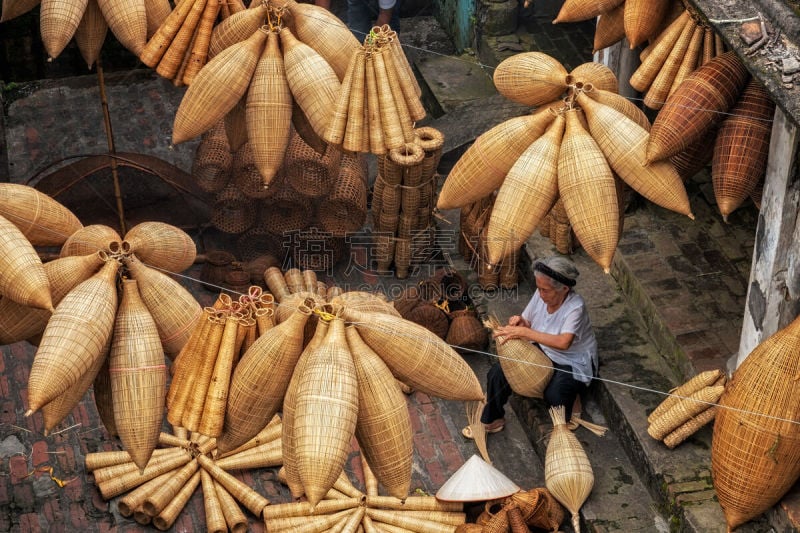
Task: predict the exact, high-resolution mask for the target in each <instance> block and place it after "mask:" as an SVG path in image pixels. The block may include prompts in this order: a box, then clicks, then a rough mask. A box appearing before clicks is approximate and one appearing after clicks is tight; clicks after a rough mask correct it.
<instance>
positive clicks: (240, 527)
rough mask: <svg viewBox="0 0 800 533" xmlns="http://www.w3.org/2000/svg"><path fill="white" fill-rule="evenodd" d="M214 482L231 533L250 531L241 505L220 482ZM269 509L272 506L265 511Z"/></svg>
mask: <svg viewBox="0 0 800 533" xmlns="http://www.w3.org/2000/svg"><path fill="white" fill-rule="evenodd" d="M212 481H213V483H214V490H216V492H217V498H219V505H220V507H221V508H222V514H223V515H224V516H225V523H226V525H227V526H228V529H229V530H230V531H231V533H245V532H246V531H247V530H248V523H247V517H246V516H245V515H244V513H243V512H242V509H241V508H240V507H239V504H238V503H236V499H235V498H234V497H233V496H232V495H231V493H230V492H228V491H227V490H226V489H225V487H223V486H222V485H221V484H220V483H219V482H217V481H214V480H212ZM269 507H270V506H267V507H265V508H264V509H268V508H269Z"/></svg>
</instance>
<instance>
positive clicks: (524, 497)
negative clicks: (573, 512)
mask: <svg viewBox="0 0 800 533" xmlns="http://www.w3.org/2000/svg"><path fill="white" fill-rule="evenodd" d="M509 499H510V500H511V501H513V502H514V503H516V504H517V505H518V506H519V508H520V510H521V511H522V515H523V518H524V519H525V522H526V523H527V524H528V525H529V526H530V527H533V528H539V529H546V530H548V531H557V530H558V529H559V527H560V526H561V523H562V522H563V521H564V508H563V507H562V506H561V504H560V503H559V502H558V500H556V499H555V498H554V497H553V495H552V494H550V491H548V490H547V489H546V488H535V489H530V490H529V491H527V492H518V493H516V494H513V495H511V496H510V497H509Z"/></svg>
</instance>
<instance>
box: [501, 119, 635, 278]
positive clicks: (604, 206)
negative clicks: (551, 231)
mask: <svg viewBox="0 0 800 533" xmlns="http://www.w3.org/2000/svg"><path fill="white" fill-rule="evenodd" d="M578 113H579V111H578V110H570V111H567V112H566V117H567V121H566V122H567V124H566V129H565V131H564V139H563V140H562V141H561V148H560V150H559V153H558V193H559V196H560V198H561V200H562V201H563V202H564V209H566V211H567V216H568V217H569V221H570V224H571V225H572V229H573V230H574V231H575V234H576V235H577V237H578V239H579V240H580V242H581V246H582V247H583V249H584V250H586V253H587V254H589V256H590V257H591V258H592V259H593V260H594V261H595V262H596V263H597V264H598V265H600V267H601V268H602V269H603V271H604V272H605V273H606V274H608V273H609V272H610V270H611V261H612V260H613V258H614V250H616V248H617V242H618V240H619V235H620V228H619V221H620V216H619V206H618V205H617V190H616V185H615V179H614V174H613V172H612V171H611V168H610V167H609V166H608V162H607V161H606V158H605V156H604V155H603V152H602V151H601V150H600V147H599V146H597V143H596V142H595V141H594V139H593V138H592V136H591V135H590V134H589V132H588V131H586V130H585V129H584V127H583V126H582V125H581V123H580V119H579V118H578ZM496 205H497V204H496V203H495V206H496ZM495 211H496V207H495Z"/></svg>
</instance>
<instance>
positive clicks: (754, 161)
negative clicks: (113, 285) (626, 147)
mask: <svg viewBox="0 0 800 533" xmlns="http://www.w3.org/2000/svg"><path fill="white" fill-rule="evenodd" d="M774 114H775V104H774V103H773V102H772V100H771V99H770V97H769V95H768V94H767V92H766V90H765V89H764V87H763V86H762V85H761V84H760V83H759V82H758V81H756V80H754V79H752V78H751V80H750V81H749V82H748V84H747V86H746V87H745V89H744V91H743V92H742V95H741V96H740V97H739V101H738V102H737V103H736V105H735V106H734V107H733V109H732V110H731V114H730V116H728V117H727V118H725V120H723V121H722V125H721V126H720V128H719V132H718V133H717V137H716V140H715V141H714V159H713V162H712V166H711V181H712V183H713V184H714V196H715V198H716V200H717V207H718V208H719V211H720V213H721V214H722V218H723V220H725V221H726V222H727V220H728V215H729V214H731V213H732V212H733V211H734V210H736V209H737V208H738V207H739V206H740V205H742V202H744V201H745V200H746V199H747V198H748V197H749V196H750V195H751V194H752V192H753V191H754V190H755V188H756V185H757V184H758V181H759V180H760V179H761V178H762V177H763V176H764V175H765V174H766V170H767V159H768V156H769V144H770V137H771V135H772V125H771V124H772V118H773V116H774ZM1 305H2V304H1V303H0V306H1Z"/></svg>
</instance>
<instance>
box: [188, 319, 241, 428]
mask: <svg viewBox="0 0 800 533" xmlns="http://www.w3.org/2000/svg"><path fill="white" fill-rule="evenodd" d="M238 331H239V318H238V317H236V316H229V317H227V318H226V319H225V328H224V329H223V332H222V339H221V340H220V343H219V351H218V352H217V356H216V361H215V362H214V370H213V372H212V374H211V380H210V381H209V384H208V389H207V390H206V399H205V402H204V403H203V413H202V415H201V417H200V425H199V427H198V429H197V431H198V432H199V433H201V434H203V435H207V436H209V437H219V436H220V435H221V434H222V426H223V424H224V421H225V406H226V405H227V401H228V390H229V386H230V380H231V373H232V370H233V361H234V358H235V357H236V356H237V354H238V350H237V346H236V337H237V333H238Z"/></svg>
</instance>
